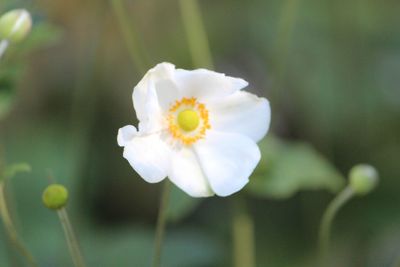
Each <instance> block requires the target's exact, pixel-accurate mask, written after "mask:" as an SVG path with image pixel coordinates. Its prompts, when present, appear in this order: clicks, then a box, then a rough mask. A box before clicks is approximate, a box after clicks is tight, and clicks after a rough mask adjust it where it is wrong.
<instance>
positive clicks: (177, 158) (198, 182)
mask: <svg viewBox="0 0 400 267" xmlns="http://www.w3.org/2000/svg"><path fill="white" fill-rule="evenodd" d="M171 161H172V162H171V173H170V175H169V179H170V180H171V181H172V182H173V183H174V184H175V185H176V186H178V187H179V188H180V189H182V190H183V191H185V192H186V193H187V194H189V195H190V196H192V197H208V196H212V195H213V194H214V193H213V192H212V190H211V188H210V186H209V184H208V181H207V179H206V178H205V176H204V174H203V171H202V170H201V167H200V165H199V162H198V159H197V157H196V154H195V153H194V151H193V150H192V149H190V148H187V147H183V148H181V149H180V150H179V151H174V152H173V154H172V159H171Z"/></svg>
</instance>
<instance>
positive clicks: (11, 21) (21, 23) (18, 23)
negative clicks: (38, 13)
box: [0, 9, 32, 43]
mask: <svg viewBox="0 0 400 267" xmlns="http://www.w3.org/2000/svg"><path fill="white" fill-rule="evenodd" d="M31 27H32V18H31V15H30V14H29V12H28V11H26V10H25V9H14V10H11V11H8V12H7V13H5V14H4V15H2V16H1V17H0V40H8V41H9V42H11V43H18V42H20V41H22V40H23V39H24V38H25V37H26V36H27V35H28V33H29V32H30V30H31Z"/></svg>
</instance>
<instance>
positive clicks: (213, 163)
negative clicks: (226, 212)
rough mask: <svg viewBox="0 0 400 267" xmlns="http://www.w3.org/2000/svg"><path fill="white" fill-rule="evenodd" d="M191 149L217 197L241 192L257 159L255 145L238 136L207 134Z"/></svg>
mask: <svg viewBox="0 0 400 267" xmlns="http://www.w3.org/2000/svg"><path fill="white" fill-rule="evenodd" d="M193 146H194V149H195V151H196V154H197V156H198V158H199V161H200V165H201V167H202V169H203V171H204V173H205V175H206V177H207V179H208V181H209V183H210V185H211V188H212V190H213V191H214V192H215V193H216V194H217V195H219V196H228V195H231V194H233V193H235V192H237V191H239V190H240V189H242V188H243V187H244V186H245V185H246V184H247V182H248V181H249V176H250V174H251V173H252V172H253V170H254V168H255V167H256V166H257V164H258V162H259V161H260V158H261V155H260V150H259V149H258V146H257V144H256V143H255V142H254V141H253V140H251V139H250V138H248V137H246V136H244V135H241V134H235V133H221V132H216V131H212V130H210V131H208V132H207V136H206V138H205V139H202V140H199V141H197V142H196V143H195V144H194V145H193Z"/></svg>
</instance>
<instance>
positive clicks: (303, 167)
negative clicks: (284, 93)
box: [248, 136, 344, 199]
mask: <svg viewBox="0 0 400 267" xmlns="http://www.w3.org/2000/svg"><path fill="white" fill-rule="evenodd" d="M260 148H261V151H262V157H261V162H260V164H259V166H258V167H257V168H256V170H255V173H254V174H253V176H252V177H251V178H250V184H249V186H248V191H249V192H250V193H253V194H256V195H260V196H265V197H272V198H278V199H282V198H288V197H290V196H292V195H294V194H295V193H296V192H298V191H300V190H305V189H327V190H329V191H331V192H336V191H337V190H339V189H340V188H341V187H342V186H343V184H344V178H343V176H342V175H341V174H340V173H339V172H338V171H337V170H336V169H335V168H334V167H333V166H332V165H331V164H330V163H329V162H328V161H327V160H326V159H325V158H324V157H322V156H321V155H320V154H318V152H317V151H315V149H313V148H312V147H311V146H310V145H308V144H306V143H301V142H286V141H283V140H280V139H278V138H276V137H271V136H269V137H268V138H266V139H265V140H264V141H262V142H261V143H260Z"/></svg>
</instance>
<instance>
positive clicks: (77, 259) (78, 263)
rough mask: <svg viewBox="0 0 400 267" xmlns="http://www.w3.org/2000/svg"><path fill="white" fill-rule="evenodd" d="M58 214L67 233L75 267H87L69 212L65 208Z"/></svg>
mask: <svg viewBox="0 0 400 267" xmlns="http://www.w3.org/2000/svg"><path fill="white" fill-rule="evenodd" d="M57 214H58V217H59V218H60V222H61V225H62V227H63V230H64V233H65V238H66V239H67V244H68V249H69V252H70V254H71V257H72V261H73V262H74V265H75V267H86V265H85V261H84V259H83V256H82V253H81V250H80V248H79V243H78V240H77V238H76V236H75V233H74V230H73V228H72V225H71V221H70V220H69V217H68V213H67V210H66V209H65V208H61V209H58V210H57Z"/></svg>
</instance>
